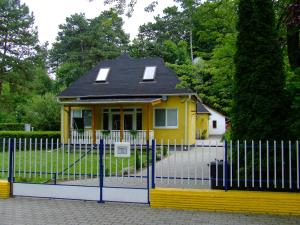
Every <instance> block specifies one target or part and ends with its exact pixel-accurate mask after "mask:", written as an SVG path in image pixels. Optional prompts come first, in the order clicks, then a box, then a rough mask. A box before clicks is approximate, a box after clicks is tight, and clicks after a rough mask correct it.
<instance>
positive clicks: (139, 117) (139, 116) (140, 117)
mask: <svg viewBox="0 0 300 225" xmlns="http://www.w3.org/2000/svg"><path fill="white" fill-rule="evenodd" d="M136 129H137V130H142V129H143V115H142V110H140V109H137V111H136Z"/></svg>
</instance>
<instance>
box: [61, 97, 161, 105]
mask: <svg viewBox="0 0 300 225" xmlns="http://www.w3.org/2000/svg"><path fill="white" fill-rule="evenodd" d="M161 99H162V98H161V97H154V98H99V99H78V100H74V101H65V102H63V104H66V105H85V104H89V105H93V104H103V105H105V104H120V103H152V102H156V101H159V100H161Z"/></svg>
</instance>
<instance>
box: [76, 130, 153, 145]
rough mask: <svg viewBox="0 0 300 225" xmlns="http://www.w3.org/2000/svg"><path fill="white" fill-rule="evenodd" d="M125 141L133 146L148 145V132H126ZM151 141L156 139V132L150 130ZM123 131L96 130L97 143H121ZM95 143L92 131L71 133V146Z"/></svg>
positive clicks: (124, 132)
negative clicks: (102, 141)
mask: <svg viewBox="0 0 300 225" xmlns="http://www.w3.org/2000/svg"><path fill="white" fill-rule="evenodd" d="M123 134H124V137H123V138H124V141H125V142H130V143H131V144H143V145H145V144H146V137H147V131H146V130H137V131H130V130H124V131H123ZM149 135H150V140H152V139H153V138H154V131H153V130H150V132H149ZM120 137H121V131H120V130H111V131H104V130H96V142H97V143H99V142H100V140H101V139H103V140H105V141H106V143H107V144H110V143H111V144H114V143H115V142H118V141H120ZM92 143H93V133H92V131H91V130H85V131H82V132H80V131H78V130H72V131H71V144H92Z"/></svg>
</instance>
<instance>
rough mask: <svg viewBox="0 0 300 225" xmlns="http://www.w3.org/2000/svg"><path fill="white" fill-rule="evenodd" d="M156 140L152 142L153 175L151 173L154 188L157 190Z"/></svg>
mask: <svg viewBox="0 0 300 225" xmlns="http://www.w3.org/2000/svg"><path fill="white" fill-rule="evenodd" d="M155 150H156V149H155V140H152V173H151V178H152V188H153V189H154V188H155V157H156V156H155V155H156V154H155Z"/></svg>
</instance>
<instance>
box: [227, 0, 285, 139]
mask: <svg viewBox="0 0 300 225" xmlns="http://www.w3.org/2000/svg"><path fill="white" fill-rule="evenodd" d="M238 13H239V15H238V17H239V19H238V31H239V34H238V39H237V53H236V55H235V63H236V73H235V76H234V90H233V106H232V135H233V139H241V140H243V139H245V140H251V139H252V140H260V139H261V140H266V139H278V140H280V139H282V138H284V136H286V135H287V132H286V131H287V128H288V126H287V123H286V121H287V113H286V112H288V111H289V110H288V103H287V100H286V97H285V91H284V83H285V76H284V72H283V57H282V52H281V49H280V46H279V42H278V36H277V33H276V29H275V15H274V10H273V3H272V1H271V0H240V3H239V12H238Z"/></svg>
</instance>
